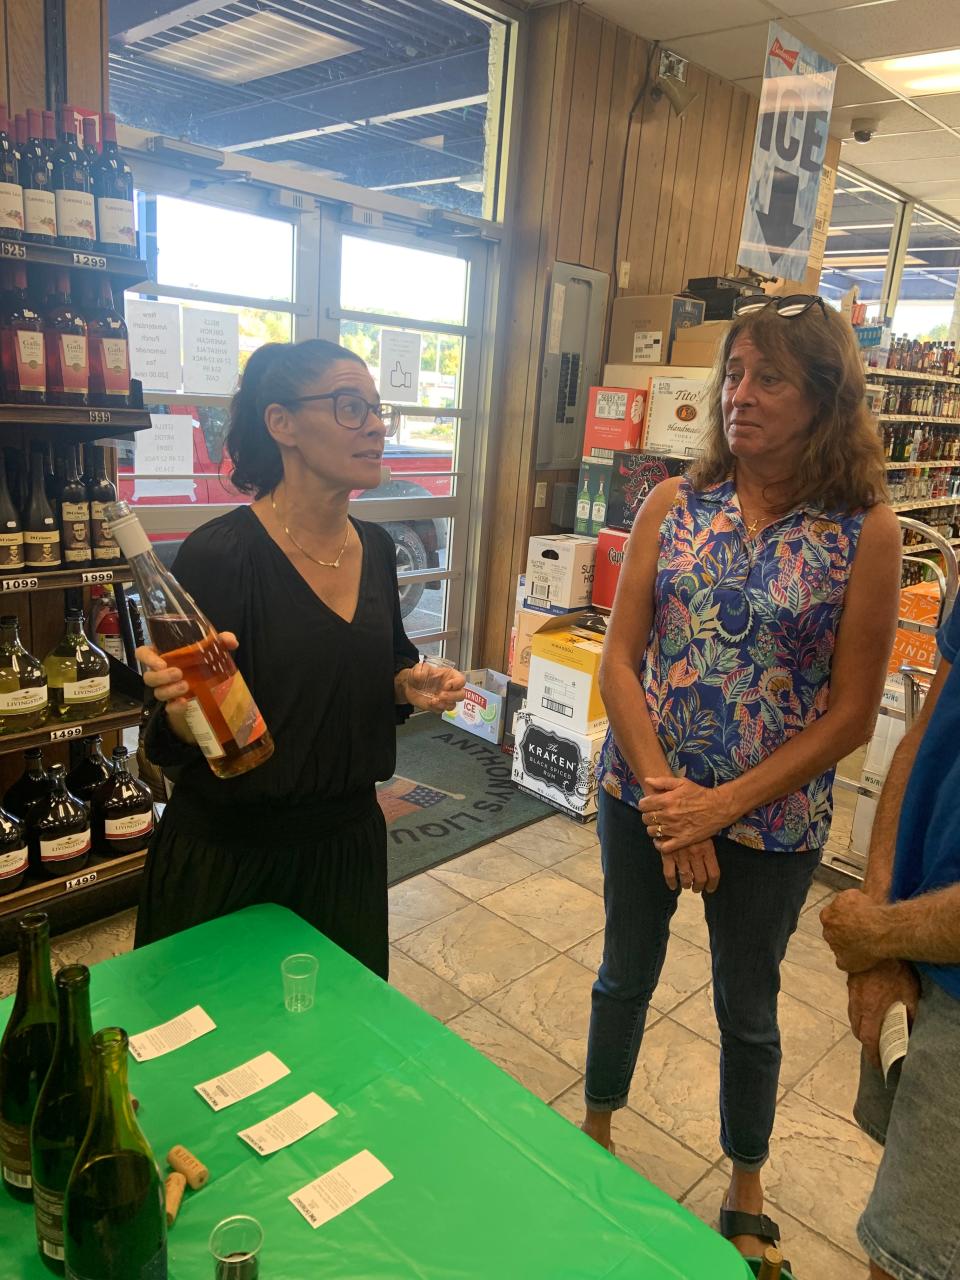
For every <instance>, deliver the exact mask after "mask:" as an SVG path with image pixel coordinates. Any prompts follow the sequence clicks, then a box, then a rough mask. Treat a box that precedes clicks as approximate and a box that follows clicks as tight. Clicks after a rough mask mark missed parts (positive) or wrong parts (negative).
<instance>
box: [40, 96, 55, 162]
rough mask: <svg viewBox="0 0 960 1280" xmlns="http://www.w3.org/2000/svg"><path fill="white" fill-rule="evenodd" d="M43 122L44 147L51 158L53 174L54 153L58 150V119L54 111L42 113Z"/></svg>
mask: <svg viewBox="0 0 960 1280" xmlns="http://www.w3.org/2000/svg"><path fill="white" fill-rule="evenodd" d="M40 118H41V120H42V121H43V145H44V149H45V150H46V153H47V155H48V156H49V158H50V165H51V173H52V171H53V153H54V152H55V151H56V149H57V117H56V114H55V113H54V112H53V111H41V112H40Z"/></svg>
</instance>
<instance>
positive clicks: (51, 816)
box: [32, 764, 92, 878]
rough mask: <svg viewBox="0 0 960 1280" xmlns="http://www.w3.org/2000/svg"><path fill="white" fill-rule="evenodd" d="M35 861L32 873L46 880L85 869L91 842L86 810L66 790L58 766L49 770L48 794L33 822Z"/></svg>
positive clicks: (88, 815) (88, 809)
mask: <svg viewBox="0 0 960 1280" xmlns="http://www.w3.org/2000/svg"><path fill="white" fill-rule="evenodd" d="M32 825H33V829H34V830H35V832H36V837H37V851H38V853H39V858H38V859H37V861H36V863H35V870H36V871H37V872H38V873H39V874H40V875H41V876H46V877H47V878H52V877H55V876H68V875H72V874H73V872H74V871H80V870H82V868H83V867H85V866H86V865H87V859H88V858H89V857H90V849H91V846H92V838H91V833H90V808H89V806H88V805H85V804H84V803H83V801H82V800H78V799H77V797H76V796H74V795H71V794H70V792H69V791H68V790H67V780H66V778H65V777H64V768H63V765H62V764H52V765H51V766H50V794H49V796H48V797H47V800H46V803H45V804H44V805H43V807H42V808H38V809H37V810H36V812H35V815H34V819H33V824H32Z"/></svg>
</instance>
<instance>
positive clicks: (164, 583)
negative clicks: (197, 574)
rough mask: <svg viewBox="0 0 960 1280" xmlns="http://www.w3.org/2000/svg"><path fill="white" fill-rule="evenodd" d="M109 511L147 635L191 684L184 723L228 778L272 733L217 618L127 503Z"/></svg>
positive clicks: (256, 755) (269, 749)
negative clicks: (160, 554) (164, 558)
mask: <svg viewBox="0 0 960 1280" xmlns="http://www.w3.org/2000/svg"><path fill="white" fill-rule="evenodd" d="M106 514H107V518H108V519H109V521H110V524H111V527H112V529H113V533H114V536H115V537H116V539H117V542H118V543H119V544H120V548H121V550H122V551H123V553H124V555H125V556H126V558H127V560H128V561H129V562H130V568H131V569H132V570H133V576H134V579H135V581H136V584H137V588H138V591H139V594H140V600H141V605H142V608H143V611H144V613H145V615H146V624H147V629H148V630H149V632H150V640H151V642H152V644H153V645H154V647H155V648H156V650H157V652H158V653H160V654H161V656H162V657H163V658H164V659H165V661H166V662H167V663H168V664H169V665H170V666H173V667H179V669H180V670H181V671H182V672H183V678H184V680H185V681H186V683H187V685H188V686H189V689H190V695H191V700H190V702H189V704H188V712H187V723H188V724H189V726H190V732H191V733H192V734H193V736H194V738H195V739H196V741H197V744H198V745H199V747H200V749H201V751H202V752H203V754H204V755H205V756H206V759H207V763H208V765H209V766H210V768H211V769H212V770H213V772H214V773H215V774H216V775H217V776H218V777H221V778H229V777H234V776H236V775H237V774H240V773H246V772H247V770H248V769H253V768H255V767H256V766H257V765H258V764H262V763H263V762H264V761H265V760H269V758H270V757H271V756H272V755H273V739H272V738H271V736H270V732H269V730H268V729H267V726H266V724H265V723H264V720H263V717H262V716H261V714H260V712H259V710H258V708H257V706H256V703H255V702H254V701H253V698H252V697H251V695H250V691H249V689H248V688H247V685H246V682H245V681H244V679H243V676H242V675H241V674H240V672H239V671H238V670H237V667H236V664H235V663H234V661H233V659H232V657H231V656H230V654H229V653H228V652H227V651H226V649H224V648H223V646H222V644H221V643H220V639H219V636H218V634H217V632H216V630H215V629H214V627H213V625H212V624H211V623H210V622H209V621H208V620H207V618H206V617H205V616H204V615H203V614H202V613H201V612H200V610H199V609H198V608H197V606H196V604H195V603H194V601H193V600H192V598H191V597H190V596H189V595H188V594H187V592H186V591H184V589H183V587H181V586H180V584H179V583H178V582H177V580H176V578H174V576H173V574H172V573H170V571H169V570H168V569H166V568H165V567H164V566H163V565H162V564H161V563H160V561H159V559H158V558H157V555H156V553H155V552H154V550H153V548H152V547H151V546H150V541H149V539H148V538H147V535H146V534H145V533H144V531H143V528H142V526H141V524H140V521H139V520H138V519H137V517H136V516H135V515H134V514H133V512H132V511H131V509H130V507H129V505H128V504H127V503H126V502H116V503H114V504H113V505H112V506H111V507H110V508H108V510H107V513H106Z"/></svg>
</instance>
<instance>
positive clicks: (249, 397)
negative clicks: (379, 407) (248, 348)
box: [227, 338, 366, 498]
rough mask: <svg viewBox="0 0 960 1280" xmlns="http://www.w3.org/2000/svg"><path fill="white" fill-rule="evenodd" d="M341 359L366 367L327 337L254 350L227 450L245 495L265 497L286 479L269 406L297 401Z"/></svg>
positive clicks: (270, 344)
mask: <svg viewBox="0 0 960 1280" xmlns="http://www.w3.org/2000/svg"><path fill="white" fill-rule="evenodd" d="M338 360H356V362H357V363H358V364H361V365H364V368H366V365H365V364H364V361H363V360H361V358H360V357H359V356H358V355H356V353H355V352H353V351H349V350H348V349H347V348H346V347H341V346H338V344H337V343H336V342H327V341H325V339H323V338H308V339H307V340H306V341H305V342H267V343H264V345H263V346H262V347H258V348H257V350H256V351H254V353H253V355H252V356H251V357H250V359H249V360H248V361H247V366H246V368H245V369H244V371H243V377H242V378H241V379H240V386H239V388H238V390H237V393H236V395H235V396H234V397H233V400H232V402H231V404H230V424H229V427H228V428H227V452H228V453H229V455H230V458H231V460H232V462H233V472H232V473H231V477H230V478H231V480H232V482H233V485H234V487H235V488H237V489H239V490H240V492H241V493H252V494H254V496H255V497H257V498H262V497H264V495H265V494H268V493H271V492H272V491H273V490H274V489H275V488H276V487H277V485H278V484H279V483H280V481H281V480H282V478H283V462H282V461H281V458H280V450H279V448H278V447H277V444H276V442H275V441H274V440H273V438H272V437H271V435H270V433H269V431H268V430H267V426H266V423H265V421H264V416H263V415H264V413H265V411H266V408H267V405H268V404H286V403H288V402H289V401H291V400H295V399H296V398H297V397H298V396H299V395H302V394H303V391H304V388H305V387H306V386H307V385H308V384H309V383H310V382H312V381H315V380H316V379H317V378H318V377H320V376H321V375H322V374H324V373H325V372H326V371H327V369H329V367H330V366H331V365H332V364H335V363H336V362H337V361H338Z"/></svg>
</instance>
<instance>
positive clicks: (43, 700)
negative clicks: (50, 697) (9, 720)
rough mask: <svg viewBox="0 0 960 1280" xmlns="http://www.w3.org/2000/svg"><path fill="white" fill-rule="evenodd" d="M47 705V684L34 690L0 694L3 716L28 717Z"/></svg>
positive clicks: (0, 706) (18, 690)
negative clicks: (28, 714) (32, 712)
mask: <svg viewBox="0 0 960 1280" xmlns="http://www.w3.org/2000/svg"><path fill="white" fill-rule="evenodd" d="M46 705H47V686H46V685H45V684H42V685H39V686H38V687H35V688H33V689H14V690H13V691H12V692H11V693H0V715H2V716H22V715H26V714H27V713H28V712H30V711H38V710H39V709H40V708H41V707H45V706H46Z"/></svg>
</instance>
